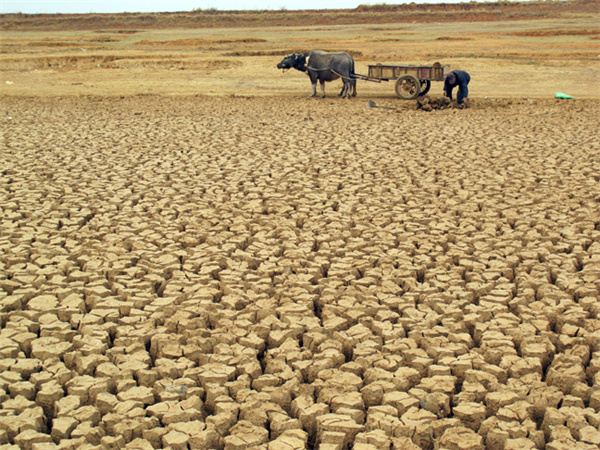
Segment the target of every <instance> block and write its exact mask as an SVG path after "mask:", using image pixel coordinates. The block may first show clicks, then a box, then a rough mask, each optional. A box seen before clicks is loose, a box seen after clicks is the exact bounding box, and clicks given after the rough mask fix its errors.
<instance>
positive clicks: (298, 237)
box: [0, 96, 600, 450]
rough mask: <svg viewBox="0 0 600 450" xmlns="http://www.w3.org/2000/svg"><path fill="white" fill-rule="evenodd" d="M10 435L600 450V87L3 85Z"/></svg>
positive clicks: (0, 160)
mask: <svg viewBox="0 0 600 450" xmlns="http://www.w3.org/2000/svg"><path fill="white" fill-rule="evenodd" d="M1 108H2V110H1V111H0V120H1V121H2V129H3V131H2V133H3V143H2V151H1V153H0V165H1V167H2V168H1V177H0V182H1V185H0V202H1V203H0V206H1V213H2V217H1V233H0V248H1V252H0V261H1V263H0V264H1V265H0V270H1V274H2V276H1V279H0V289H1V291H0V307H1V314H0V324H1V332H0V402H1V411H0V444H2V445H0V448H2V449H12V448H24V449H38V450H41V449H50V448H61V449H75V448H77V449H100V448H131V449H153V448H170V449H187V448H190V449H208V448H215V449H223V448H225V449H228V450H233V449H248V448H256V449H270V450H279V449H281V450H284V449H286V450H288V449H290V450H291V449H304V448H318V449H322V450H326V449H327V450H329V449H343V448H352V449H360V450H367V449H369V450H370V449H390V448H394V449H398V448H401V449H403V450H410V449H419V448H420V449H432V448H436V449H465V450H466V449H469V450H475V449H484V448H488V449H517V448H518V449H530V448H538V449H543V448H547V449H553V450H554V449H597V448H598V445H600V431H599V427H600V317H599V314H600V302H599V298H600V213H599V211H600V203H599V201H600V183H599V180H600V174H599V172H598V168H599V167H600V143H599V141H598V135H597V126H598V121H597V119H598V115H597V113H598V102H597V101H580V100H577V101H572V102H559V101H553V100H552V101H537V102H529V101H524V100H519V101H506V100H503V101H501V102H492V101H490V102H488V103H485V101H484V100H480V101H476V100H475V101H474V105H473V106H472V107H471V108H469V109H466V110H446V111H435V112H432V113H424V112H422V111H416V110H414V104H412V103H410V102H406V103H402V104H400V110H399V111H390V110H373V109H368V108H367V106H366V100H365V99H353V100H350V101H343V100H339V99H337V98H336V99H326V100H320V99H319V100H316V99H310V100H309V99H304V98H302V99H297V98H291V97H289V98H284V97H281V98H225V97H221V98H209V97H197V98H194V97H181V98H176V97H158V96H157V97H153V96H138V97H125V98H118V97H115V98H107V97H90V98H83V97H82V98H77V97H64V98H20V97H6V98H3V100H2V106H1Z"/></svg>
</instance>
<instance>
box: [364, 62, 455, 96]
mask: <svg viewBox="0 0 600 450" xmlns="http://www.w3.org/2000/svg"><path fill="white" fill-rule="evenodd" d="M448 72H449V66H442V65H441V64H440V63H435V64H434V65H433V66H396V65H384V64H374V65H369V75H368V76H364V75H363V76H361V77H360V79H362V80H366V81H376V82H381V81H390V80H396V94H397V95H398V97H400V98H403V99H404V100H413V99H415V98H417V97H418V96H419V95H425V94H426V93H427V92H429V89H430V88H431V82H432V81H444V80H445V78H446V75H447V74H448Z"/></svg>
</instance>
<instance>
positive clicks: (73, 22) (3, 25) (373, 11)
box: [0, 0, 600, 30]
mask: <svg viewBox="0 0 600 450" xmlns="http://www.w3.org/2000/svg"><path fill="white" fill-rule="evenodd" d="M599 3H600V0H569V1H564V2H563V1H561V2H495V3H475V2H472V3H460V4H433V5H432V4H415V3H412V4H407V5H386V4H382V5H373V6H360V7H358V8H356V9H353V10H350V9H344V10H325V11H321V10H319V11H316V10H315V11H285V10H278V11H272V10H268V11H217V10H206V11H204V10H196V11H193V12H177V13H156V14H142V13H123V14H43V15H42V14H2V15H0V29H3V30H15V29H22V30H26V29H38V30H56V29H60V30H85V29H96V28H103V29H114V28H116V29H120V30H125V29H129V28H137V29H147V28H206V27H262V26H295V25H298V24H312V25H347V24H364V23H373V24H384V23H406V22H414V21H419V22H453V21H495V20H507V19H510V20H526V19H536V18H540V17H544V18H550V17H560V16H561V15H562V14H569V13H574V12H584V13H585V12H590V13H596V12H597V11H598V8H599V6H598V5H599Z"/></svg>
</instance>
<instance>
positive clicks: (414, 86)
mask: <svg viewBox="0 0 600 450" xmlns="http://www.w3.org/2000/svg"><path fill="white" fill-rule="evenodd" d="M420 90H421V83H419V80H417V79H416V78H415V77H413V76H412V75H404V76H403V77H400V78H398V81H396V94H397V95H398V97H400V98H403V99H404V100H414V99H415V98H417V97H418V96H419V91H420Z"/></svg>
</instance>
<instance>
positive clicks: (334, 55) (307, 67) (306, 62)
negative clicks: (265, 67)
mask: <svg viewBox="0 0 600 450" xmlns="http://www.w3.org/2000/svg"><path fill="white" fill-rule="evenodd" d="M292 67H293V68H294V69H297V70H299V71H301V72H306V73H307V74H308V76H309V78H310V82H311V83H312V92H311V94H310V96H311V97H314V96H315V95H317V81H319V82H320V83H321V91H322V95H321V97H325V82H326V81H333V80H337V79H338V78H340V77H341V78H342V81H343V82H344V86H343V87H342V91H341V92H340V94H339V95H340V96H341V97H350V96H352V97H355V96H356V76H355V74H354V59H353V58H352V56H350V55H349V54H348V53H346V52H323V51H321V50H313V51H311V52H307V53H292V54H290V55H287V56H286V57H285V58H283V60H282V61H281V62H280V63H279V64H277V68H278V69H284V70H285V69H291V68H292Z"/></svg>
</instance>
